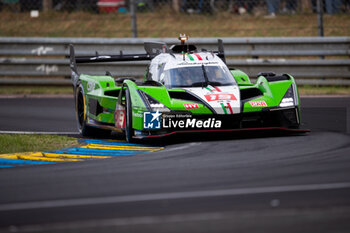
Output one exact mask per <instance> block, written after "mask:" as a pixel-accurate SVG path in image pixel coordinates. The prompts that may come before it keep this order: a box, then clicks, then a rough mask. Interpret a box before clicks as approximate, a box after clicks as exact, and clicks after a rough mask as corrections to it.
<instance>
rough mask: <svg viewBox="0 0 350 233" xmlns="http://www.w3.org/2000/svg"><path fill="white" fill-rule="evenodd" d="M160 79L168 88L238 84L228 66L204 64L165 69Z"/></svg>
mask: <svg viewBox="0 0 350 233" xmlns="http://www.w3.org/2000/svg"><path fill="white" fill-rule="evenodd" d="M160 81H161V82H162V83H163V84H164V85H165V86H166V87H167V88H176V87H206V86H208V85H212V86H230V85H236V81H235V79H234V78H233V76H232V74H231V73H230V71H229V70H228V68H227V67H226V66H219V65H204V64H202V65H199V66H184V67H176V68H172V69H168V70H164V71H163V72H162V73H161V74H160Z"/></svg>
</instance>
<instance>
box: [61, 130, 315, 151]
mask: <svg viewBox="0 0 350 233" xmlns="http://www.w3.org/2000/svg"><path fill="white" fill-rule="evenodd" d="M305 135H308V133H307V132H289V131H283V130H264V131H262V130H261V131H260V130H259V131H240V132H209V133H208V132H205V133H203V132H200V133H179V134H173V135H169V136H164V137H160V138H147V139H135V140H134V141H133V143H136V144H142V145H149V146H163V147H164V146H169V145H176V144H181V143H187V142H203V141H225V140H242V139H256V138H267V137H286V136H305ZM67 136H72V137H76V138H84V137H82V136H80V135H67ZM91 139H100V140H122V141H124V140H125V136H124V135H123V134H120V133H112V134H111V135H101V136H96V137H93V138H91Z"/></svg>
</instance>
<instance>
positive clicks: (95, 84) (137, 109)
mask: <svg viewBox="0 0 350 233" xmlns="http://www.w3.org/2000/svg"><path fill="white" fill-rule="evenodd" d="M231 74H232V75H233V77H234V78H235V80H236V82H237V84H238V86H239V88H240V90H246V89H259V90H260V91H261V92H262V95H261V96H257V97H256V98H253V99H250V100H249V101H245V102H242V104H243V105H244V106H243V108H242V112H243V113H251V112H260V111H262V109H263V108H264V107H252V106H251V105H250V104H249V102H250V101H265V102H266V104H267V105H268V106H269V107H278V106H279V104H280V103H281V100H282V98H283V96H284V95H285V93H286V91H287V90H288V88H289V87H290V86H291V85H292V84H294V85H295V80H294V78H293V77H292V76H289V77H290V80H282V81H276V82H268V81H267V79H266V78H265V77H264V76H259V77H258V78H257V80H256V82H255V83H252V82H251V81H250V78H249V77H248V75H247V74H245V73H244V72H242V71H241V70H231ZM79 81H80V82H81V84H82V86H83V88H84V93H85V107H86V110H87V111H86V112H87V116H88V118H90V119H93V120H95V121H97V122H99V123H106V124H110V125H114V124H115V110H116V104H117V101H118V96H119V93H120V91H121V90H122V88H124V89H126V88H128V90H129V93H130V99H131V103H132V128H133V129H135V130H142V129H143V113H144V112H148V111H150V110H149V109H148V108H147V106H146V104H145V102H144V100H143V99H142V97H141V95H140V94H139V90H140V91H143V92H145V93H147V94H148V95H149V96H151V97H153V98H154V99H156V100H157V101H159V102H160V103H162V104H163V105H165V106H166V107H167V108H169V109H170V110H174V111H187V112H189V111H190V112H191V113H192V114H194V115H196V114H212V111H211V110H210V109H209V108H207V107H206V106H205V105H203V104H198V102H196V103H195V104H198V107H199V108H194V109H186V108H185V107H184V104H193V103H194V102H191V101H187V100H181V99H175V98H171V97H170V94H169V93H171V92H185V90H183V89H178V88H176V89H167V88H166V87H165V86H143V85H137V84H136V83H135V82H133V81H131V80H124V81H123V83H121V84H119V85H117V84H116V82H115V80H114V78H113V77H111V76H90V75H85V74H82V75H80V77H79ZM295 87H296V85H295ZM295 91H296V92H297V88H295ZM296 96H297V99H298V100H297V107H299V103H300V101H299V95H298V92H297V93H296ZM93 101H97V102H98V104H99V105H100V107H102V112H100V113H99V114H97V115H94V114H93V113H92V111H90V109H89V103H90V102H93ZM122 102H123V103H125V99H123V100H122Z"/></svg>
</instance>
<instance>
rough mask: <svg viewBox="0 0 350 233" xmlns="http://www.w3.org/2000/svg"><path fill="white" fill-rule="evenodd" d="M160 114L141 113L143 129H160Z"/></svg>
mask: <svg viewBox="0 0 350 233" xmlns="http://www.w3.org/2000/svg"><path fill="white" fill-rule="evenodd" d="M161 115H162V114H161V113H159V111H157V112H144V113H143V128H144V129H160V116H161Z"/></svg>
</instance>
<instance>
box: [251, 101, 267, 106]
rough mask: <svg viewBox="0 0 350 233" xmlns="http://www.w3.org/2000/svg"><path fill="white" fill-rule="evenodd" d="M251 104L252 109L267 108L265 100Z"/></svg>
mask: <svg viewBox="0 0 350 233" xmlns="http://www.w3.org/2000/svg"><path fill="white" fill-rule="evenodd" d="M249 104H250V106H252V107H267V104H266V102H265V100H259V101H250V102H249Z"/></svg>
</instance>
